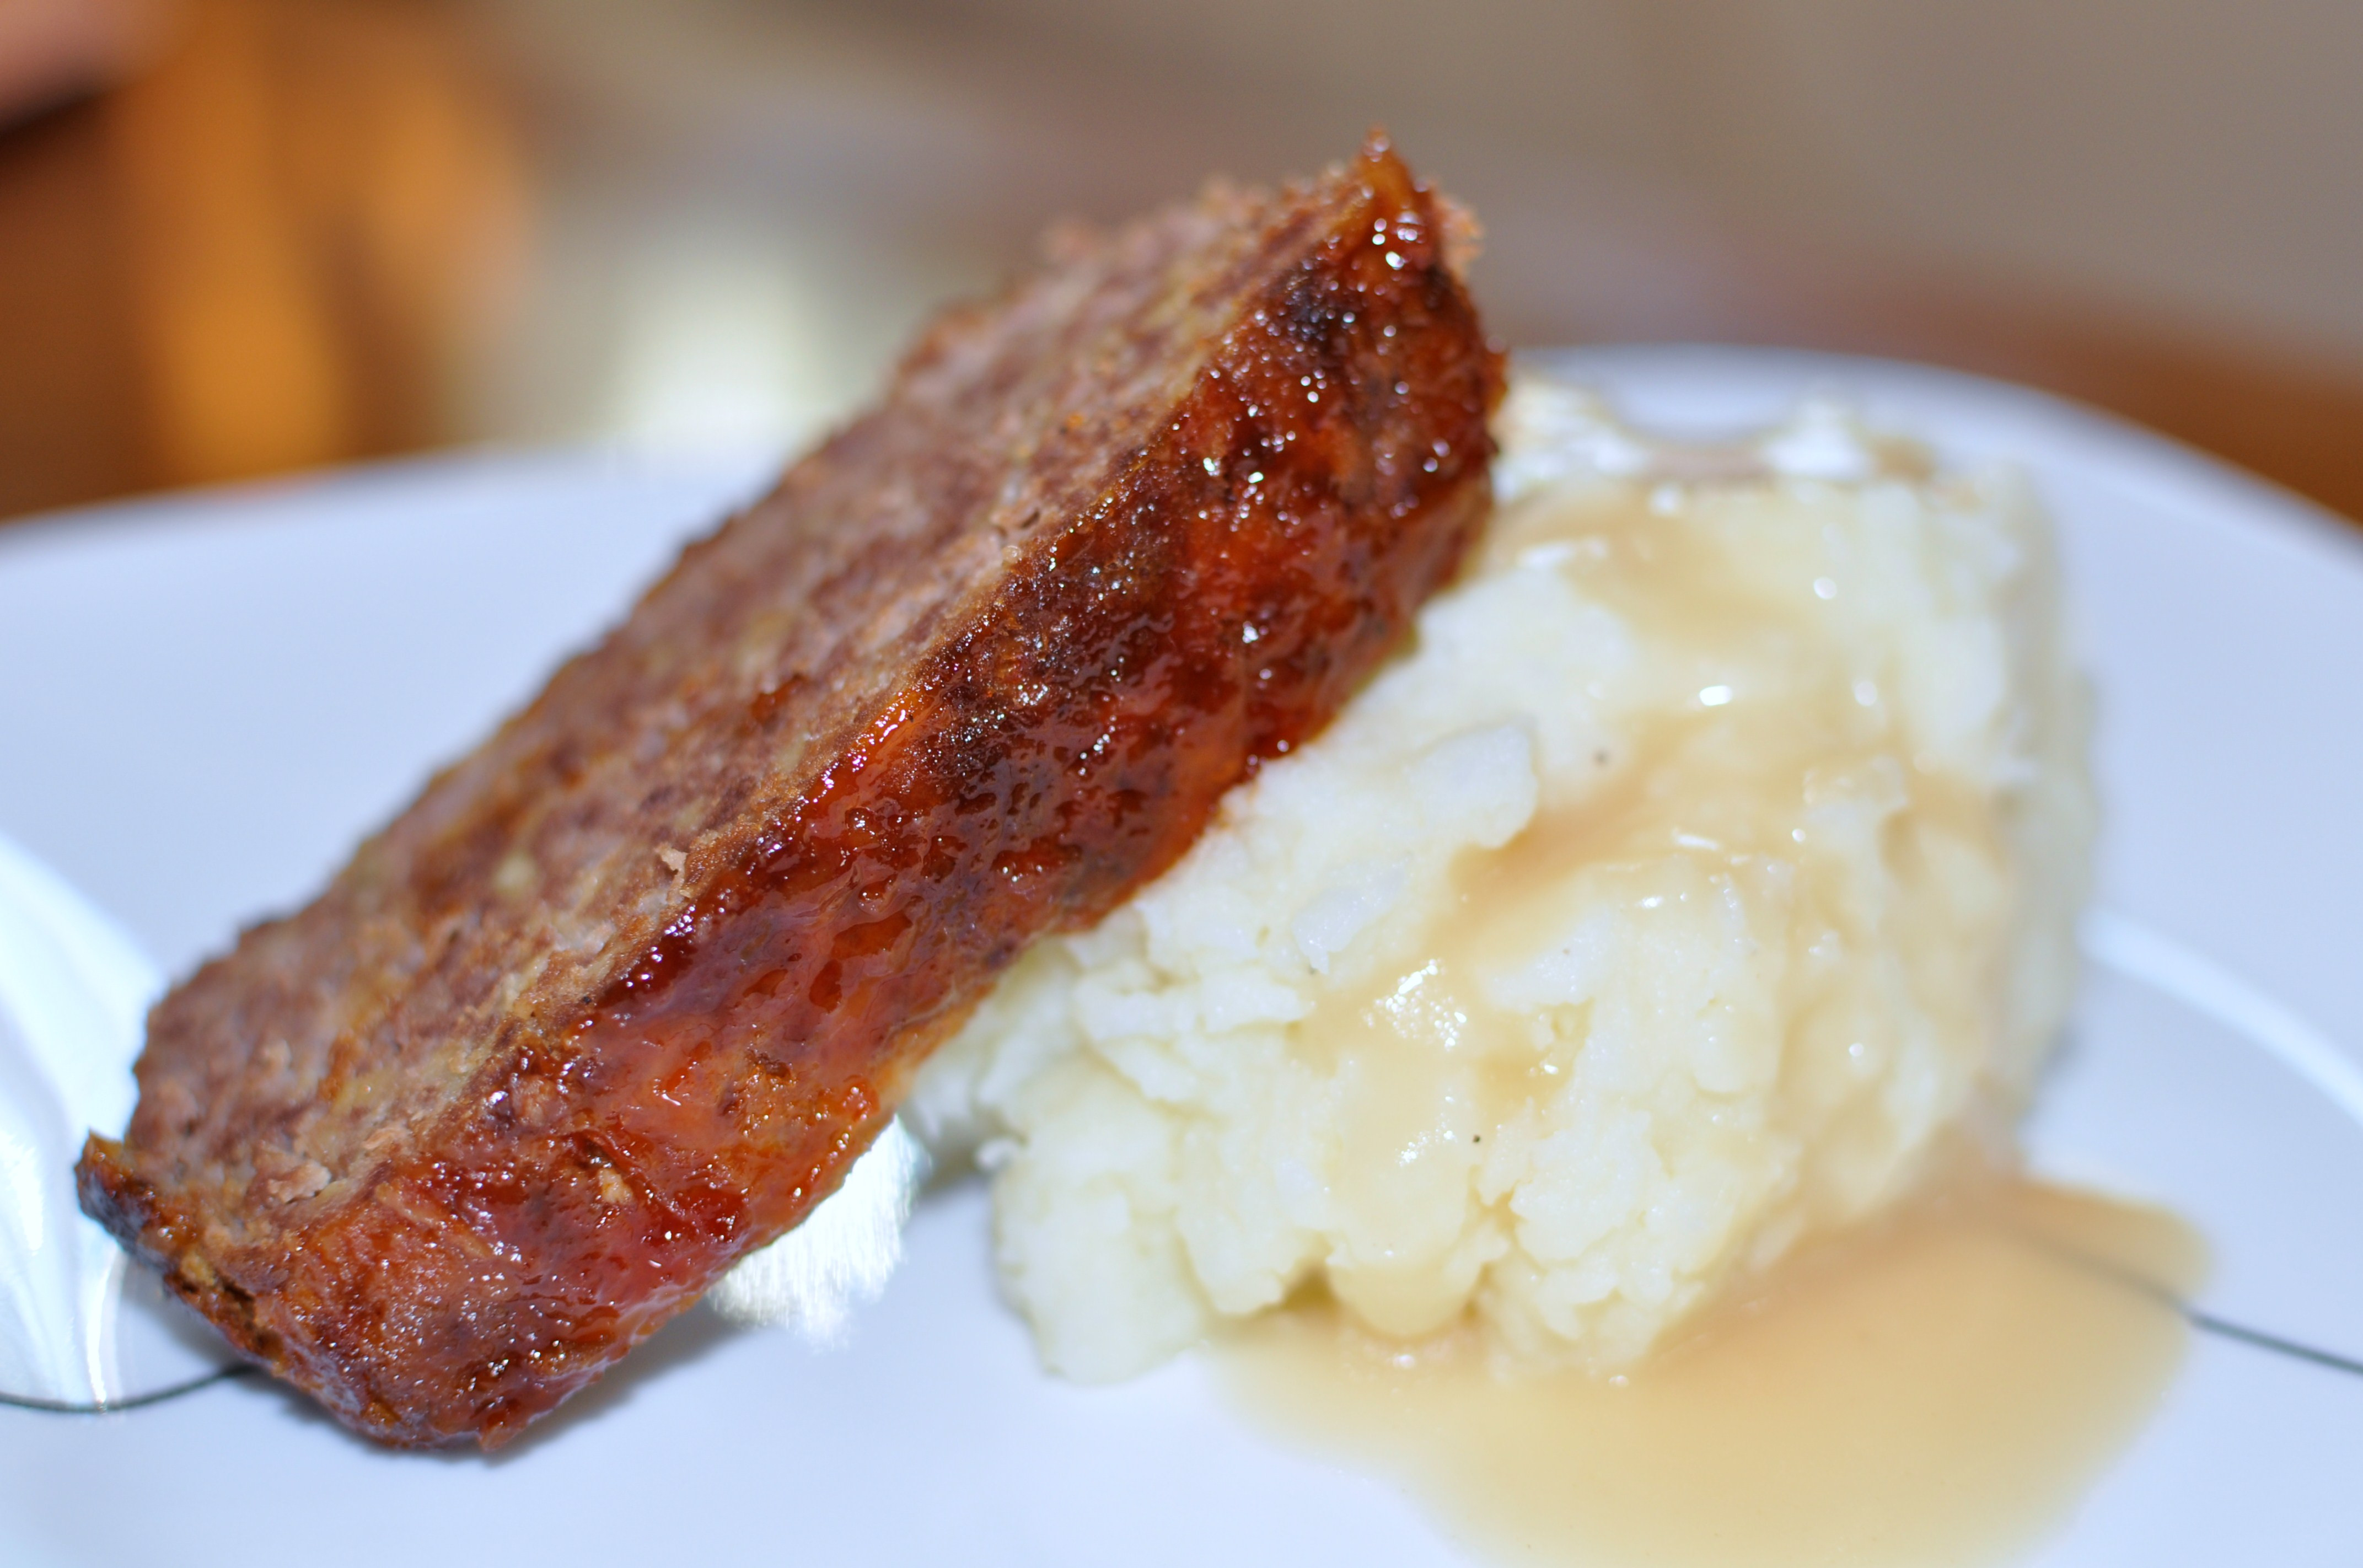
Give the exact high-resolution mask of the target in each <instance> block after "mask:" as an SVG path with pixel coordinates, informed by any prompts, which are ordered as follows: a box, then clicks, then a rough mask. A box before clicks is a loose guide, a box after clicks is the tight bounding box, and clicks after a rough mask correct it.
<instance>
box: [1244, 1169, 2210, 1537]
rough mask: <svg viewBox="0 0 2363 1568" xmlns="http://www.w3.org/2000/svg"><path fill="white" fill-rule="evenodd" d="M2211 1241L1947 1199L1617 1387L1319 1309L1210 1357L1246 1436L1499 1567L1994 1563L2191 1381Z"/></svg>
mask: <svg viewBox="0 0 2363 1568" xmlns="http://www.w3.org/2000/svg"><path fill="white" fill-rule="evenodd" d="M2203 1268H2204V1247H2203V1245H2202V1242H2201V1241H2200V1240H2199V1238H2198V1237H2197V1235H2196V1234H2195V1233H2194V1232H2193V1231H2192V1230H2191V1229H2190V1228H2189V1227H2188V1226H2186V1225H2184V1224H2183V1223H2182V1222H2181V1221H2180V1220H2179V1219H2177V1218H2174V1217H2172V1216H2171V1215H2169V1214H2165V1213H2163V1212H2160V1211H2158V1210H2156V1209H2150V1208H2144V1207H2136V1206H2132V1205H2127V1204H2123V1203H2118V1202H2113V1201H2111V1200H2108V1199H2103V1198H2100V1197H2096V1196H2092V1195H2087V1194H2083V1193H2078V1192H2072V1191H2069V1190H2066V1189H2063V1188H2059V1187H2053V1186H2047V1185H2043V1184H2036V1183H2033V1182H2026V1181H2017V1180H2002V1179H1998V1178H1996V1179H1987V1180H1983V1181H1979V1182H1974V1183H1962V1184H1953V1185H1952V1186H1951V1187H1950V1188H1949V1189H1948V1190H1947V1194H1946V1195H1945V1196H1944V1197H1942V1198H1941V1199H1938V1200H1932V1201H1929V1202H1926V1203H1925V1204H1923V1205H1921V1206H1919V1207H1916V1208H1915V1209H1914V1210H1913V1211H1912V1212H1910V1213H1909V1214H1906V1215H1904V1216H1902V1217H1900V1218H1896V1219H1894V1220H1892V1221H1890V1222H1888V1223H1886V1224H1885V1225H1883V1226H1881V1227H1880V1228H1879V1229H1876V1230H1875V1231H1874V1232H1873V1233H1872V1234H1869V1235H1868V1236H1863V1237H1858V1238H1855V1239H1852V1240H1846V1241H1843V1242H1832V1243H1826V1244H1824V1245H1823V1246H1821V1247H1819V1248H1816V1249H1814V1250H1812V1251H1809V1252H1808V1253H1807V1254H1805V1255H1803V1256H1801V1257H1799V1258H1796V1259H1794V1260H1792V1261H1791V1262H1787V1263H1784V1264H1782V1265H1781V1267H1780V1268H1779V1269H1778V1270H1776V1271H1775V1273H1773V1274H1772V1275H1771V1276H1770V1277H1769V1279H1768V1280H1767V1281H1766V1282H1765V1284H1764V1285H1763V1287H1762V1288H1761V1289H1759V1290H1757V1291H1755V1292H1754V1293H1752V1294H1751V1295H1749V1296H1747V1298H1745V1299H1743V1300H1739V1301H1736V1302H1735V1303H1733V1304H1732V1305H1729V1306H1726V1307H1721V1308H1719V1309H1717V1310H1715V1311H1714V1312H1713V1313H1711V1314H1710V1315H1709V1317H1708V1318H1707V1320H1706V1321H1703V1322H1702V1323H1701V1324H1700V1325H1699V1326H1698V1328H1697V1329H1696V1330H1695V1331H1694V1332H1693V1333H1692V1334H1690V1335H1689V1336H1687V1337H1686V1338H1684V1339H1683V1340H1681V1342H1680V1343H1677V1344H1674V1345H1672V1346H1670V1347H1669V1348H1666V1349H1663V1350H1661V1351H1659V1352H1657V1353H1656V1354H1655V1355H1653V1356H1652V1357H1651V1358H1650V1359H1649V1360H1647V1362H1643V1363H1642V1364H1640V1365H1639V1366H1636V1367H1635V1368H1634V1369H1633V1370H1632V1371H1631V1372H1630V1373H1628V1374H1626V1375H1625V1376H1623V1377H1621V1378H1614V1379H1609V1378H1597V1377H1593V1376H1591V1375H1588V1374H1586V1373H1581V1372H1575V1371H1567V1372H1557V1373H1542V1374H1534V1373H1526V1374H1524V1375H1507V1376H1504V1375H1498V1374H1497V1373H1496V1372H1495V1370H1494V1369H1493V1368H1492V1366H1491V1365H1490V1364H1489V1361H1488V1357H1487V1355H1486V1352H1485V1349H1484V1347H1483V1345H1482V1343H1481V1340H1480V1339H1479V1338H1478V1336H1477V1334H1476V1332H1475V1331H1474V1330H1473V1329H1458V1330H1455V1331H1453V1332H1450V1333H1448V1334H1446V1335H1443V1336H1439V1337H1435V1338H1432V1339H1430V1340H1426V1341H1423V1342H1421V1343H1419V1344H1417V1345H1416V1346H1409V1347H1407V1346H1405V1345H1404V1344H1403V1343H1402V1342H1401V1341H1394V1340H1382V1339H1380V1338H1378V1337H1376V1336H1373V1335H1371V1334H1370V1332H1369V1331H1368V1330H1366V1329H1360V1328H1359V1327H1357V1326H1356V1325H1355V1324H1354V1323H1353V1322H1352V1321H1351V1320H1350V1319H1348V1318H1347V1316H1346V1315H1345V1314H1344V1313H1342V1312H1341V1311H1340V1310H1339V1309H1338V1308H1337V1307H1336V1306H1335V1305H1334V1304H1332V1303H1330V1302H1328V1301H1327V1300H1326V1299H1322V1300H1308V1301H1300V1302H1298V1303H1296V1304H1294V1305H1292V1307H1289V1308H1288V1309H1287V1310H1284V1311H1281V1312H1278V1313H1273V1314H1268V1315H1267V1316H1266V1317H1264V1318H1261V1319H1259V1320H1257V1321H1255V1322H1253V1323H1250V1324H1249V1325H1248V1326H1246V1327H1245V1328H1243V1329H1241V1330H1239V1331H1238V1332H1237V1334H1236V1336H1235V1337H1233V1338H1232V1339H1230V1340H1227V1341H1226V1342H1225V1343H1223V1344H1222V1345H1221V1346H1220V1347H1219V1348H1218V1349H1217V1351H1216V1352H1215V1354H1216V1359H1217V1363H1218V1365H1219V1367H1220V1370H1221V1373H1222V1375H1223V1378H1224V1381H1225V1382H1226V1384H1227V1385H1229V1387H1230V1389H1231V1390H1232V1392H1233V1394H1234V1395H1235V1396H1236V1398H1237V1401H1238V1403H1240V1404H1241V1405H1242V1406H1243V1407H1245V1408H1246V1409H1247V1410H1248V1412H1249V1413H1250V1415H1251V1416H1253V1417H1254V1418H1256V1419H1257V1420H1258V1421H1259V1424H1262V1425H1264V1426H1266V1427H1268V1428H1270V1429H1276V1430H1277V1431H1279V1432H1281V1433H1282V1434H1283V1435H1286V1436H1289V1437H1291V1438H1293V1439H1296V1440H1304V1441H1308V1442H1310V1443H1311V1444H1312V1445H1313V1446H1315V1447H1316V1448H1318V1449H1321V1450H1324V1451H1330V1452H1334V1453H1337V1454H1340V1455H1343V1456H1345V1457H1348V1458H1349V1459H1351V1460H1354V1461H1357V1462H1362V1463H1364V1464H1367V1465H1370V1466H1371V1467H1373V1468H1375V1469H1377V1470H1378V1471H1380V1472H1381V1473H1384V1474H1387V1475H1389V1476H1390V1477H1392V1478H1393V1479H1394V1480H1396V1481H1398V1482H1399V1483H1400V1484H1402V1485H1404V1486H1405V1487H1406V1489H1407V1490H1409V1491H1410V1492H1411V1493H1412V1495H1413V1496H1415V1497H1417V1498H1418V1499H1419V1500H1420V1501H1421V1502H1423V1503H1424V1504H1426V1506H1427V1507H1429V1509H1430V1510H1431V1511H1432V1512H1433V1513H1434V1514H1435V1515H1436V1516H1437V1518H1438V1519H1439V1520H1440V1522H1441V1523H1442V1524H1443V1525H1444V1526H1445V1528H1446V1529H1447V1530H1448V1532H1450V1533H1451V1534H1453V1535H1455V1536H1457V1537H1458V1538H1459V1539H1460V1540H1463V1541H1464V1542H1465V1543H1466V1544H1467V1545H1469V1546H1470V1547H1471V1548H1472V1549H1474V1550H1475V1551H1478V1552H1479V1553H1480V1554H1481V1555H1482V1556H1484V1557H1487V1558H1490V1559H1492V1560H1494V1561H1498V1562H1514V1563H1537V1564H1541V1563H1548V1564H1603V1565H1605V1564H1617V1565H1622V1564H1628V1563H1649V1564H1667V1565H1674V1568H1693V1565H1694V1568H1706V1565H1709V1564H1712V1565H1714V1568H1772V1565H1776V1564H1778V1565H1787V1564H1798V1565H1804V1564H1812V1565H1814V1568H1837V1565H1841V1564H1861V1565H1866V1568H1869V1565H1878V1568H1890V1565H1902V1564H1913V1565H1919V1564H1936V1563H1976V1562H1992V1561H1994V1560H1995V1559H1997V1558H1999V1557H2002V1556H2005V1555H2006V1554H2008V1553H2009V1552H2010V1551H2012V1550H2013V1549H2014V1548H2022V1547H2025V1545H2027V1544H2029V1543H2030V1542H2031V1541H2033V1540H2036V1538H2038V1537H2040V1536H2041V1535H2042V1534H2043V1533H2044V1532H2045V1531H2046V1530H2047V1529H2050V1528H2052V1527H2054V1526H2056V1525H2057V1524H2058V1522H2059V1521H2060V1520H2061V1519H2062V1518H2064V1517H2065V1515H2066V1513H2067V1511H2068V1510H2069V1507H2072V1506H2073V1504H2074V1503H2075V1501H2076V1499H2077V1498H2078V1497H2079V1496H2080V1495H2081V1494H2082V1492H2083V1490H2084V1488H2085V1487H2086V1486H2087V1485H2089V1484H2090V1483H2091V1481H2092V1480H2093V1479H2094V1478H2095V1477H2096V1476H2097V1475H2098V1474H2099V1473H2101V1471H2102V1469H2103V1468H2104V1467H2105V1466H2106V1465H2107V1464H2108V1463H2109V1462H2110V1461H2111V1460H2112V1459H2113V1457H2114V1456H2115V1455H2116V1454H2117V1453H2118V1451H2120V1450H2122V1449H2123V1448H2124V1445H2125V1444H2126V1443H2127V1441H2128V1440H2131V1438H2132V1437H2133V1436H2134V1434H2135V1433H2136V1431H2138V1430H2139V1429H2140V1428H2141V1426H2142V1425H2143V1423H2144V1422H2145V1421H2146V1420H2147V1418H2148V1416H2149V1414H2150V1413H2151V1411H2152V1409H2153V1408H2154V1407H2156V1405H2157V1404H2158V1398H2159V1396H2161V1394H2162V1393H2163V1392H2164V1391H2165V1389H2166V1386H2167V1385H2168V1383H2169V1381H2170V1380H2171V1378H2172V1376H2173V1374H2174V1372H2175V1369H2176V1367H2177V1365H2178V1364H2179V1362H2180V1359H2181V1355H2182V1351H2183V1342H2184V1336H2185V1332H2186V1330H2185V1325H2184V1323H2183V1320H2182V1318H2181V1317H2180V1314H2179V1313H2178V1312H2177V1311H2176V1310H2175V1308H2174V1307H2173V1306H2172V1305H2171V1300H2172V1299H2179V1298H2180V1297H2182V1296H2185V1295H2187V1293H2188V1292H2189V1290H2190V1289H2191V1287H2192V1286H2193V1285H2195V1284H2196V1283H2197V1281H2198V1276H2199V1275H2200V1273H2202V1270H2203Z"/></svg>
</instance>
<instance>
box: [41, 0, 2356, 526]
mask: <svg viewBox="0 0 2363 1568" xmlns="http://www.w3.org/2000/svg"><path fill="white" fill-rule="evenodd" d="M2357 61H2363V6H2355V5H2353V4H2351V0H2175V3H2172V4H2161V3H2159V0H2082V3H2080V4H2078V5H2076V6H2057V5H2053V4H2048V3H2046V0H1986V3H1981V4H1978V5H1967V4H1962V5H1944V6H1935V5H1919V4H1905V3H1901V0H1686V3H1684V4H1681V5H1669V4H1664V3H1662V0H1563V3H1560V4H1556V5H1533V4H1514V3H1512V0H1456V3H1455V4H1454V5H1452V6H1442V5H1435V4H1421V3H1415V0H1353V3H1348V0H1196V3H1195V4H1193V5H1189V6H1141V5H1126V4H1120V3H1116V0H870V3H867V4H863V3H860V0H0V517H6V516H13V515H17V514H21V513H24V512H27V511H30V510H33V509H36V508H41V507H48V506H60V505H64V504H69V503H73V502H79V501H85V500H93V499H97V498H102V497H105V496H111V495H124V494H128V493H132V492H137V491H142V490H149V489H154V488H159V487H164V486H172V485H181V484H195V483H203V482H208V481H215V480H224V479H232V478H240V477H247V476H251V475H256V474H263V473H274V472H281V471H286V470H292V469H302V468H307V467H313V466H317V465H321V464H327V463H334V462H346V461H349V460H353V459H358V458H366V457H372V456H378V455H383V454H387V453H395V452H404V451H410V450H420V449H424V448H430V447H435V446H439V445H445V444H450V443H464V442H486V441H489V442H498V443H517V442H534V441H544V440H562V439H597V438H609V437H625V438H635V439H648V440H655V441H668V442H711V443H732V444H742V443H746V442H749V441H761V440H776V441H780V442H788V441H793V440H795V439H802V438H803V437H804V436H807V435H809V434H810V433H811V432H812V431H813V430H814V429H815V428H816V427H817V426H818V425H820V424H822V423H824V422H826V420H827V419H828V418H830V417H833V416H834V415H836V414H838V412H841V411H842V410H844V409H845V408H847V407H848V406H850V405H851V404H852V403H854V402H856V401H858V400H859V399H860V397H861V396H862V395H865V393H866V391H867V390H868V389H869V387H870V386H871V384H873V383H874V381H875V378H876V376H877V375H878V373H879V372H880V371H881V370H882V367H883V365H884V363H885V361H887V359H888V358H889V357H890V356H891V355H892V353H893V350H894V347H895V345H896V343H897V342H898V340H899V339H901V337H902V336H903V335H904V333H905V332H906V331H908V330H909V328H911V327H912V326H913V325H914V324H915V321H916V320H917V319H918V318H919V317H921V316H923V315H924V314H925V313H926V310H927V309H929V308H930V307H931V306H934V305H935V304H937V303H938V302H940V301H941V300H943V299H944V298H946V297H948V296H949V295H955V294H959V293H962V292H969V291H972V290H975V289H978V288H981V287H984V286H988V285H990V284H992V283H993V281H994V280H995V279H996V278H998V277H1000V276H1001V275H1003V274H1004V273H1005V272H1007V271H1008V270H1009V269H1011V268H1012V267H1014V266H1015V265H1017V264H1018V263H1019V262H1021V261H1023V259H1024V258H1025V256H1026V252H1027V249H1028V246H1029V243H1030V237H1031V236H1032V234H1033V233H1034V232H1035V231H1036V230H1037V229H1038V228H1040V227H1041V226H1042V225H1043V224H1044V223H1045V222H1046V221H1047V220H1048V219H1050V218H1052V217H1057V216H1060V215H1064V214H1081V215H1083V216H1086V217H1117V216H1121V215H1123V214H1125V213H1126V212H1129V211H1131V210H1134V209H1136V208H1137V207H1139V206H1145V205H1147V204H1148V203H1150V202H1153V201H1156V200H1159V199H1161V198H1163V197H1165V196H1167V195H1174V194H1178V193H1181V192H1183V191H1186V190H1188V189H1189V188H1191V187H1192V186H1193V185H1194V184H1195V183H1197V182H1198V181H1199V179H1201V178H1202V177H1203V176H1204V174H1205V173H1207V172H1210V171H1215V170H1221V171H1224V172H1229V173H1232V174H1235V175H1238V176H1242V177H1248V178H1256V179H1265V178H1271V177H1274V176H1277V175H1280V174H1282V173H1285V172H1291V171H1300V170H1305V169H1309V168H1311V167H1313V166H1314V165H1315V164H1318V163H1320V162H1323V161H1327V160H1330V159H1333V158H1335V157H1337V156H1339V155H1341V154H1343V153H1344V152H1346V151H1348V150H1350V148H1351V147H1352V145H1353V143H1354V141H1355V140H1356V139H1357V138H1358V136H1359V133H1360V131H1361V130H1362V128H1364V127H1365V126H1367V125H1369V124H1370V123H1372V122H1376V121H1383V122H1384V123H1386V124H1387V125H1388V126H1389V127H1390V128H1391V129H1392V131H1393V133H1394V135H1395V138H1396V139H1397V141H1398V142H1399V143H1400V144H1401V145H1402V146H1403V148H1404V149H1405V150H1406V151H1407V152H1408V153H1409V154H1410V156H1411V157H1412V158H1413V160H1414V162H1415V164H1416V165H1418V166H1419V167H1421V168H1422V169H1424V170H1426V171H1428V172H1432V173H1434V174H1436V175H1437V176H1438V177H1440V178H1441V179H1443V180H1444V181H1445V182H1446V183H1448V184H1449V185H1450V186H1451V187H1452V188H1453V189H1454V190H1455V191H1456V192H1457V193H1458V194H1459V195H1462V196H1463V197H1465V198H1466V199H1468V200H1469V201H1470V203H1471V204H1472V205H1473V206H1476V208H1477V209H1478V211H1479V213H1480V215H1481V217H1482V218H1483V220H1484V222H1485V224H1486V227H1487V229H1488V232H1489V248H1488V251H1487V254H1486V257H1485V259H1484V261H1482V262H1481V271H1480V272H1479V274H1478V284H1479V287H1480V290H1481V295H1482V297H1483V299H1484V301H1485V303H1486V305H1487V307H1488V310H1489V313H1490V316H1491V318H1492V322H1493V324H1494V325H1495V327H1496V328H1497V329H1498V330H1499V331H1500V332H1501V333H1502V334H1503V336H1505V337H1506V338H1508V339H1510V340H1512V341H1513V342H1517V343H1557V342H1580V341H1594V340H1633V339H1728V340H1736V341H1748V342H1781V343H1796V344H1803V345H1809V346H1815V347H1826V348H1837V349H1844V350H1858V351H1865V352H1871V353H1881V354H1892V355H1898V356H1903V357H1907V358H1914V359H1923V360H1930V361H1938V362H1942V363H1947V364H1952V365H1958V366H1961V367H1964V368H1967V369H1970V370H1975V371H1980V372H1985V373H1991V374H1996V375H2002V376H2006V377H2010V378H2014V379H2017V380H2021V381H2026V382H2031V383H2034V384H2038V385H2042V386H2047V387H2050V388H2053V389H2055V390H2058V391H2060V392H2064V393H2068V394H2069V395H2075V396H2078V397H2081V398H2085V399H2088V400H2090V401H2091V402H2094V403H2098V404H2101V405H2102V406H2107V407H2111V408H2113V409H2116V410H2118V411H2120V412H2123V413H2124V414H2127V415H2130V416H2132V417H2135V418H2137V419H2140V420H2143V421H2145V422H2147V423H2148V424H2151V425H2154V426H2156V427H2158V428H2161V429H2164V430H2167V431H2169V432H2170V433H2172V434H2175V435H2178V436H2180V437H2182V438H2183V439H2188V440H2191V441H2192V442H2195V443H2197V444H2199V445H2201V446H2203V447H2207V448H2209V449H2211V450H2214V451H2217V452H2219V453H2222V454H2223V455H2224V456H2227V457H2229V458H2231V459H2233V460H2235V461H2236V462H2241V463H2244V464H2246V465H2247V466H2249V467H2251V468H2254V469H2257V470H2258V471H2260V472H2262V473H2267V474H2269V475H2271V476H2272V477H2274V478H2277V479H2279V480H2280V481H2281V482H2283V483H2284V484H2289V485H2291V487H2293V488H2295V489H2297V490H2300V491H2302V492H2304V493H2306V494H2309V495H2313V496H2314V497H2316V498H2318V499H2320V500H2322V501H2324V502H2326V503H2328V504H2329V505H2331V506H2335V507H2337V508H2339V509H2341V510H2343V511H2345V512H2346V513H2347V514H2348V515H2349V516H2355V517H2363V93H2358V92H2357V90H2356V87H2355V83H2354V75H2355V71H2356V64H2357Z"/></svg>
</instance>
